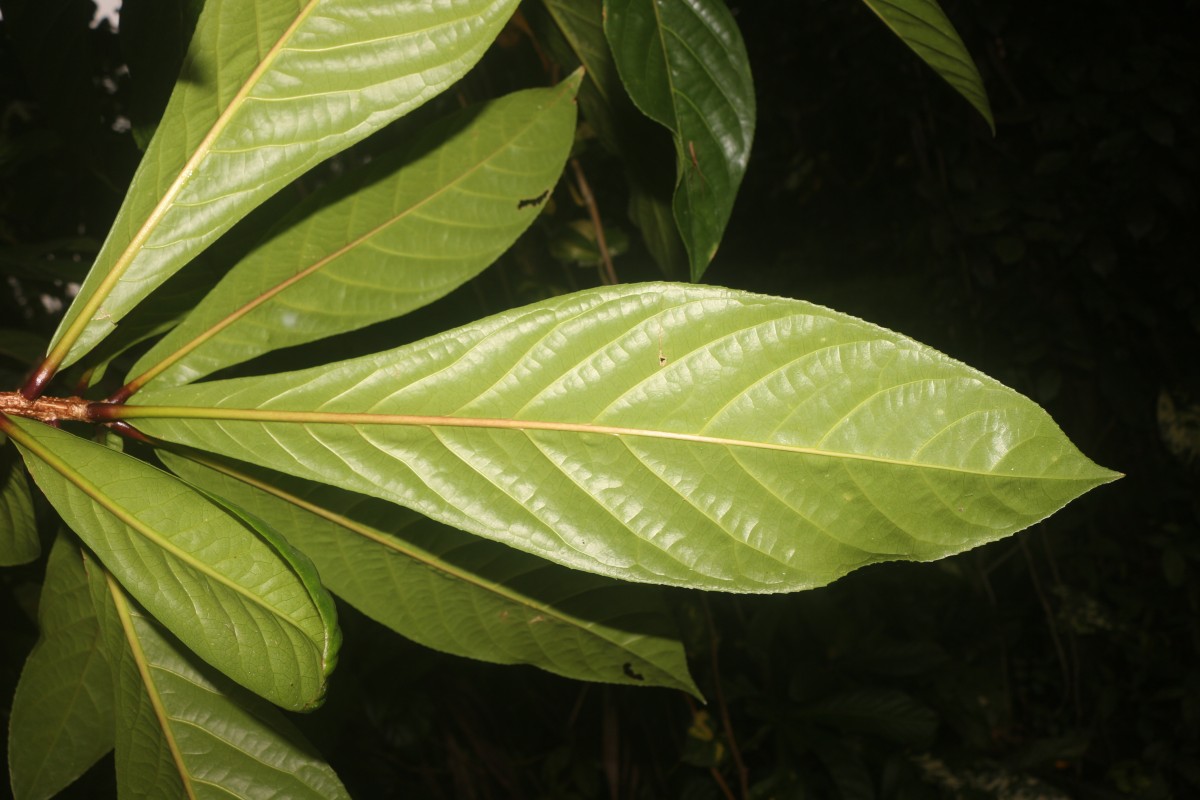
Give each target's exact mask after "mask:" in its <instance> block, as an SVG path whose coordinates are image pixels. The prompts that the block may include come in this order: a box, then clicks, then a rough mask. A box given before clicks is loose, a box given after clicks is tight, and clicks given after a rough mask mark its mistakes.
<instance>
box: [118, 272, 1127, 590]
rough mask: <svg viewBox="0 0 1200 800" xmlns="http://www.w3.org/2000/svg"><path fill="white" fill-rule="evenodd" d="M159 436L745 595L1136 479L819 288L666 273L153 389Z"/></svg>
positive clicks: (964, 536) (1025, 518)
mask: <svg viewBox="0 0 1200 800" xmlns="http://www.w3.org/2000/svg"><path fill="white" fill-rule="evenodd" d="M135 399H137V400H138V401H139V402H140V403H144V404H145V406H124V407H113V408H112V409H111V411H112V413H113V416H116V417H120V418H124V419H129V420H132V421H133V422H134V424H135V425H136V426H137V427H138V428H140V429H142V430H144V431H145V432H147V433H149V434H151V435H153V436H157V437H160V438H164V439H167V440H171V441H176V442H180V443H184V444H188V445H192V446H195V447H200V448H203V449H208V450H212V451H215V452H219V453H223V454H225V455H229V456H231V457H234V458H238V459H240V460H243V461H251V462H254V463H257V464H261V465H263V466H266V467H269V468H272V469H276V470H280V471H283V472H287V473H289V474H292V475H296V476H298V477H303V478H307V479H309V480H319V481H321V482H324V483H328V484H331V485H335V486H340V487H342V488H345V489H350V490H352V491H356V492H361V493H363V494H368V495H372V496H375V497H379V498H381V499H385V500H391V501H393V502H397V503H401V504H403V505H407V506H409V507H411V508H413V509H415V510H418V511H420V512H422V513H424V514H427V515H429V516H431V517H433V518H435V519H438V520H440V521H443V522H446V523H448V524H451V525H454V526H455V527H459V528H462V529H463V530H467V531H470V532H472V533H476V534H478V535H480V536H484V537H487V538H492V539H496V540H498V541H502V542H505V543H506V544H509V545H511V546H513V547H516V548H518V549H521V550H526V551H528V552H532V553H535V554H537V555H540V556H543V557H545V558H548V559H550V560H552V561H555V562H557V563H560V564H564V565H567V566H571V567H576V568H579V569H583V570H587V571H591V572H596V573H600V574H604V575H609V576H612V577H617V578H622V579H627V580H636V581H646V582H659V583H668V584H679V585H686V586H695V587H704V588H711V589H725V590H732V591H746V592H777V591H790V590H795V589H803V588H809V587H813V586H819V585H822V584H825V583H828V582H829V581H831V580H834V579H835V578H837V577H839V576H841V575H844V574H845V573H847V572H849V571H850V570H853V569H855V568H857V567H860V566H863V565H865V564H869V563H872V562H877V561H887V560H896V559H910V560H931V559H936V558H941V557H943V556H946V555H950V554H952V553H957V552H960V551H963V550H966V549H969V548H971V547H974V546H977V545H979V544H982V543H984V542H989V541H993V540H996V539H999V538H1001V537H1003V536H1006V535H1008V534H1010V533H1012V532H1014V531H1017V530H1020V529H1022V528H1024V527H1026V526H1028V525H1031V524H1033V523H1034V522H1037V521H1039V520H1041V519H1043V518H1044V517H1046V516H1048V515H1049V514H1051V513H1053V512H1054V511H1055V510H1057V509H1058V508H1060V507H1062V506H1063V505H1065V504H1066V503H1067V502H1069V501H1070V500H1072V499H1074V498H1075V497H1077V496H1079V495H1080V494H1082V493H1083V492H1085V491H1087V490H1088V489H1090V488H1092V487H1094V486H1097V485H1099V484H1101V483H1105V482H1107V481H1110V480H1112V479H1113V478H1115V477H1116V475H1115V474H1114V473H1112V472H1109V471H1107V470H1104V469H1102V468H1100V467H1098V466H1096V465H1095V464H1093V463H1092V462H1091V461H1089V460H1088V459H1087V458H1086V457H1084V456H1083V455H1081V454H1080V453H1079V452H1078V450H1076V449H1075V448H1074V446H1072V445H1071V443H1070V442H1069V441H1068V440H1067V439H1066V437H1065V436H1064V435H1063V433H1062V431H1061V430H1059V429H1058V427H1057V426H1056V425H1055V424H1054V422H1053V421H1052V420H1051V419H1050V417H1049V416H1048V415H1047V414H1046V413H1045V412H1044V411H1043V410H1042V409H1041V408H1039V407H1038V406H1037V405H1036V404H1034V403H1033V402H1031V401H1029V400H1027V399H1026V398H1024V397H1021V396H1020V395H1018V394H1017V393H1016V392H1013V391H1012V390H1010V389H1008V388H1006V387H1004V386H1002V385H1000V384H999V383H997V382H996V381H994V380H992V379H990V378H988V377H986V376H984V375H982V374H980V373H979V372H977V371H975V370H973V369H970V368H969V367H966V366H965V365H963V364H961V363H958V362H956V361H953V360H951V359H949V358H947V357H945V356H943V355H941V354H940V353H937V352H935V351H933V350H931V349H930V348H928V347H925V346H923V345H921V344H918V343H917V342H914V341H912V340H910V339H907V338H905V337H903V336H900V335H898V334H895V333H892V332H890V331H887V330H884V329H882V328H879V327H876V326H873V325H870V324H867V323H864V322H862V321H860V320H857V319H854V318H851V317H848V316H845V315H843V314H838V313H837V312H834V311H830V310H828V309H824V308H821V307H818V306H814V305H811V304H808V303H804V302H800V301H796V300H786V299H781V298H772V297H764V296H759V295H752V294H747V293H741V292H733V291H728V290H722V289H715V288H705V287H686V286H677V285H671V284H646V285H631V286H622V287H614V288H609V289H597V290H591V291H586V292H580V293H578V294H574V295H568V296H565V297H560V298H554V299H552V300H548V301H545V302H543V303H538V304H535V305H532V306H527V307H525V308H521V309H517V310H514V311H510V312H507V313H504V314H500V315H497V316H494V317H491V318H488V319H484V320H482V321H479V322H477V323H474V324H471V325H468V326H465V327H463V328H459V329H457V330H453V331H450V332H448V333H445V334H442V335H439V336H435V337H432V338H430V339H426V340H424V341H421V342H418V343H416V344H413V345H410V346H406V347H401V348H397V349H395V350H392V351H389V352H385V353H381V354H378V355H375V356H370V357H366V358H360V359H355V360H351V361H346V362H342V363H339V364H333V365H329V366H326V367H320V368H316V369H311V370H306V371H300V372H294V373H287V374H282V375H275V376H268V377H263V378H254V379H242V380H231V381H217V382H213V383H208V384H198V385H193V386H186V387H179V388H176V389H163V390H158V391H151V392H148V393H146V394H143V395H139V396H138V397H137V398H135Z"/></svg>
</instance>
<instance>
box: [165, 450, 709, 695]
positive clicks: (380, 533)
mask: <svg viewBox="0 0 1200 800" xmlns="http://www.w3.org/2000/svg"><path fill="white" fill-rule="evenodd" d="M160 455H161V458H162V459H163V461H164V463H166V464H167V465H168V466H169V467H170V468H171V469H172V470H173V471H174V472H176V473H177V474H179V475H180V476H181V477H183V478H185V479H186V480H188V481H190V482H192V483H194V484H196V485H197V486H201V487H203V488H204V489H205V490H207V491H210V492H213V493H214V494H218V495H220V496H222V497H227V498H229V499H230V500H231V501H232V502H234V503H237V504H238V505H239V506H240V507H241V508H244V509H246V510H247V511H249V512H250V513H252V514H254V515H256V516H258V517H260V518H261V519H263V520H265V521H266V522H267V523H269V524H270V525H273V526H274V527H275V528H276V529H277V530H280V531H285V532H286V535H287V537H288V539H289V540H290V541H291V542H292V543H293V544H295V545H296V546H297V547H299V548H300V549H301V550H303V551H304V553H305V554H306V555H308V556H309V557H310V558H312V560H313V562H314V563H315V564H316V565H317V568H318V569H319V570H320V572H321V578H322V580H323V581H324V582H325V585H326V586H328V587H329V588H330V589H331V590H332V591H334V592H335V593H337V594H338V595H339V596H340V597H342V598H343V599H344V600H346V601H347V602H349V603H350V604H351V605H353V606H354V607H355V608H357V609H359V610H360V611H362V612H363V613H364V614H366V615H367V616H369V617H371V618H372V619H375V620H377V621H379V622H381V623H382V624H384V625H386V626H388V627H389V628H391V629H392V630H394V631H396V632H397V633H399V634H401V635H403V636H406V637H408V638H410V639H412V640H414V641H417V642H420V643H421V644H423V645H426V646H428V647H432V648H435V649H437V650H441V651H443V652H446V653H451V654H454V655H460V656H467V657H469V658H477V659H481V660H483V661H490V662H493V663H497V664H532V665H534V666H536V667H540V668H542V669H545V670H547V671H549V672H553V673H556V674H559V675H564V676H566V677H568V678H575V679H577V680H588V681H603V682H607V683H627V684H638V685H646V686H669V687H672V688H676V689H683V690H684V691H687V692H690V693H692V694H693V695H697V696H698V695H699V691H698V690H697V689H696V686H695V684H694V683H693V682H692V679H691V676H690V675H689V674H688V669H687V661H686V658H685V656H684V652H683V646H682V645H681V644H680V643H679V641H678V640H677V638H676V636H675V635H674V631H673V628H674V625H673V623H672V621H671V618H670V613H669V612H668V610H667V608H666V606H665V605H664V603H663V601H662V597H661V596H660V595H659V593H658V592H657V591H656V590H655V589H653V588H651V587H646V586H633V585H630V584H627V583H620V582H616V581H612V580H610V579H608V578H604V577H600V576H596V575H587V574H585V573H580V572H575V571H572V570H567V569H563V568H562V567H559V566H557V565H554V564H551V563H549V562H547V561H545V560H544V559H540V558H534V557H532V556H529V555H527V554H525V553H522V552H520V551H517V550H513V549H512V548H509V547H504V546H503V545H499V544H496V543H495V542H489V541H487V540H486V539H480V538H479V537H476V536H470V535H468V534H464V533H461V532H459V531H456V530H454V529H453V528H449V527H446V526H445V525H441V524H439V523H437V522H434V521H432V520H430V519H428V518H426V517H423V516H421V515H420V514H416V513H414V512H411V511H407V510H405V509H400V508H397V507H396V506H394V505H392V504H391V503H385V502H382V501H380V500H375V499H372V498H368V497H364V496H362V495H359V494H353V493H350V492H346V491H344V490H341V489H335V488H333V487H330V486H321V485H319V484H315V483H309V482H307V481H301V480H299V479H296V478H291V477H288V476H286V475H281V474H279V473H273V472H268V471H266V470H262V469H257V468H254V467H251V466H249V465H237V466H233V465H229V464H225V463H216V462H212V461H207V460H206V461H204V465H202V464H199V463H197V462H196V461H195V460H192V459H188V458H182V457H180V456H178V455H175V454H172V453H170V452H162V453H161V454H160Z"/></svg>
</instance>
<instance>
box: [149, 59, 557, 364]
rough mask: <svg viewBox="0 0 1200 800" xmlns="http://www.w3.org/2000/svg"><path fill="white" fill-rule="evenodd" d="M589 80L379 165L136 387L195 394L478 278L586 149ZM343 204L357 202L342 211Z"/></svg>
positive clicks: (194, 323) (488, 111)
mask: <svg viewBox="0 0 1200 800" xmlns="http://www.w3.org/2000/svg"><path fill="white" fill-rule="evenodd" d="M580 78H581V75H579V74H576V75H574V76H571V77H570V78H568V79H567V80H566V81H564V82H563V83H561V84H559V85H558V86H556V87H554V88H550V89H533V90H528V91H523V92H517V93H515V94H512V95H510V96H508V97H504V98H501V99H499V100H496V101H493V102H491V103H488V104H487V105H485V106H483V107H482V108H478V109H468V110H467V111H464V112H460V113H458V114H456V115H454V116H452V117H451V118H450V119H448V120H444V121H442V123H440V124H437V125H434V126H432V128H431V130H429V131H427V132H426V134H425V135H424V136H423V137H421V140H420V141H418V142H417V143H415V145H414V151H415V152H418V153H420V152H422V151H424V155H422V156H420V157H419V158H416V159H415V160H414V158H413V156H412V155H410V153H409V152H398V153H395V154H392V155H387V156H384V157H383V158H381V159H376V160H375V161H373V162H372V163H371V164H370V165H368V166H367V167H366V168H365V169H364V170H363V174H361V175H356V176H352V177H350V178H349V179H348V181H347V182H352V183H354V184H358V185H361V186H362V187H363V188H361V189H360V190H359V191H357V192H353V193H351V192H348V191H346V189H345V188H343V187H342V186H341V185H339V184H334V185H331V186H328V187H326V188H325V190H323V191H318V192H315V193H314V194H313V195H311V196H310V197H309V198H308V199H307V201H306V202H304V203H302V204H301V205H300V206H298V207H297V208H296V210H295V212H294V213H293V214H292V215H290V216H289V218H287V219H285V220H284V221H283V222H282V223H280V225H279V230H280V231H281V232H280V233H279V234H278V235H277V236H275V237H274V238H272V239H271V241H269V242H268V243H267V244H265V245H263V246H261V247H259V248H258V249H257V250H255V251H254V252H253V253H252V254H251V255H250V256H249V257H247V258H246V259H244V260H243V261H242V262H241V263H240V264H238V265H237V266H236V267H234V268H233V270H232V271H231V272H230V273H229V274H228V275H226V277H225V279H224V280H223V281H222V282H221V283H220V284H219V285H218V286H217V287H216V288H215V289H214V290H213V291H212V292H211V293H210V294H209V295H208V296H207V297H206V298H205V299H204V301H203V302H201V303H200V305H199V306H197V307H196V308H195V310H194V311H193V312H192V313H191V314H190V315H189V316H188V317H187V319H186V320H185V321H184V322H183V324H182V325H180V326H179V327H178V328H176V329H175V330H174V331H172V332H171V333H170V334H169V335H168V336H167V337H166V338H164V339H163V340H162V341H160V342H159V343H158V344H157V345H156V346H155V347H154V348H153V349H152V350H151V351H150V352H149V353H147V354H146V355H145V356H144V357H143V358H142V359H141V360H139V361H138V363H137V364H135V365H134V367H133V369H132V370H131V371H130V376H131V378H133V377H136V376H139V375H142V373H143V372H145V371H146V370H150V369H152V368H154V369H158V370H162V372H161V373H160V374H158V377H157V378H156V380H157V381H159V382H162V383H165V384H178V383H185V382H188V381H191V380H195V379H196V378H198V377H202V376H204V375H207V374H209V373H211V372H214V371H216V370H218V369H220V368H221V367H225V366H228V365H230V364H236V363H240V362H242V361H246V360H249V359H251V358H253V357H255V356H257V355H260V354H261V353H264V352H268V351H270V350H274V349H278V348H280V347H287V346H290V345H296V344H301V343H304V342H309V341H313V340H315V339H320V338H322V337H325V336H331V335H333V334H336V333H342V332H344V331H349V330H355V329H357V328H362V327H365V326H367V325H370V324H372V323H375V322H379V321H381V320H385V319H391V318H393V317H397V316H400V315H402V314H406V313H408V312H409V311H411V310H413V309H415V308H419V307H421V306H423V305H426V304H427V303H429V302H431V301H433V300H435V299H436V298H438V297H441V296H442V295H444V294H446V293H447V292H449V291H450V290H452V289H454V288H455V287H457V286H459V285H461V284H462V283H463V282H465V281H466V280H468V279H470V278H472V277H473V276H475V275H477V274H478V273H479V272H480V271H481V270H482V269H484V268H485V267H487V266H488V265H489V264H491V263H492V262H493V261H494V260H495V259H496V258H497V257H498V256H499V255H500V254H501V253H503V252H504V251H505V250H507V249H508V247H509V246H510V245H511V244H512V243H513V242H514V241H515V240H516V238H517V236H519V235H520V234H521V233H522V232H523V231H524V230H525V229H526V228H527V227H528V226H529V225H530V224H531V223H532V222H533V220H534V219H536V218H537V215H538V213H539V212H540V210H541V207H542V202H544V200H545V198H546V196H547V193H548V192H549V191H550V190H551V189H552V188H553V187H554V184H555V182H556V181H557V180H558V176H559V173H560V172H562V166H563V162H564V161H565V160H566V157H567V153H568V152H569V150H570V148H571V143H572V142H573V141H574V134H575V103H574V97H575V91H576V90H577V89H578V87H579V81H580ZM337 194H344V195H346V196H345V197H344V198H343V199H342V200H340V201H338V202H333V203H330V200H329V198H330V197H331V196H336V195H337ZM177 353H179V354H180V356H179V357H177V356H176V354H177ZM171 358H177V360H175V361H174V362H173V364H172V362H171V361H170V360H169V359H171ZM164 359H168V360H167V361H165V362H164Z"/></svg>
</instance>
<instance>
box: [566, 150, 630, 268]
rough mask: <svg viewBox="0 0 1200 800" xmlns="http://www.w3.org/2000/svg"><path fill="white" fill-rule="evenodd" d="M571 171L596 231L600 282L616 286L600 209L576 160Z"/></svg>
mask: <svg viewBox="0 0 1200 800" xmlns="http://www.w3.org/2000/svg"><path fill="white" fill-rule="evenodd" d="M571 169H572V170H574V172H575V183H576V184H577V185H578V186H579V194H580V196H581V197H583V204H584V205H585V206H587V210H588V215H589V216H591V218H592V227H593V228H595V229H596V247H597V249H599V250H600V264H601V267H602V269H601V270H600V282H601V283H603V284H604V285H605V286H616V285H617V283H618V282H619V281H617V270H616V269H615V268H614V267H613V262H612V256H611V255H609V252H608V240H607V239H605V238H604V225H603V224H601V222H600V209H599V208H598V207H597V206H596V198H595V197H594V196H593V195H592V187H591V186H589V185H588V182H587V178H586V177H585V176H584V174H583V167H582V166H580V164H579V159H578V158H572V159H571Z"/></svg>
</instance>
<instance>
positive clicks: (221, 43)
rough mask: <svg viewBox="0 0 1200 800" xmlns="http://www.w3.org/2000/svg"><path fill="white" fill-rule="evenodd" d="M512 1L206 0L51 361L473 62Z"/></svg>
mask: <svg viewBox="0 0 1200 800" xmlns="http://www.w3.org/2000/svg"><path fill="white" fill-rule="evenodd" d="M515 5H516V0H458V2H454V3H436V4H434V3H411V2H404V0H371V1H370V2H368V1H367V0H256V2H253V3H221V2H211V3H207V4H206V5H205V7H204V10H203V11H202V12H201V14H200V19H199V21H198V22H197V24H196V32H195V35H194V37H193V39H192V43H191V48H190V50H189V51H188V55H187V57H186V58H185V60H184V65H183V71H182V73H181V75H180V79H179V82H178V83H177V84H176V85H175V91H174V93H173V94H172V95H171V99H170V101H169V102H168V104H167V110H166V112H165V113H164V116H163V119H162V122H161V123H160V124H159V128H158V131H157V132H156V133H155V135H154V139H153V141H152V142H151V143H150V146H149V148H148V149H147V151H146V155H145V157H144V158H143V160H142V164H141V166H140V167H139V168H138V171H137V174H136V175H135V176H134V179H133V185H132V186H131V188H130V190H129V193H128V194H127V195H126V198H125V202H124V204H123V205H122V207H121V210H120V212H119V213H118V216H117V220H116V222H115V223H114V225H113V228H112V231H111V232H110V234H109V237H108V240H107V241H106V242H105V244H104V247H103V248H102V250H101V252H100V255H99V256H98V258H97V260H96V264H95V266H94V267H93V269H92V271H91V273H89V275H88V278H87V280H86V281H85V282H84V284H83V287H82V288H81V289H80V292H79V296H78V297H77V298H76V300H75V302H74V303H73V304H72V305H71V308H70V309H69V310H68V313H67V315H66V317H65V318H64V320H63V322H62V324H61V325H60V327H59V330H58V332H57V333H56V334H55V338H54V341H53V343H52V349H51V352H50V355H49V356H48V361H49V364H50V365H51V366H53V365H57V364H59V363H64V364H69V363H71V362H73V361H76V360H77V359H79V358H80V357H81V356H82V355H84V354H85V353H87V352H88V351H89V350H90V349H91V348H92V347H93V346H94V345H95V344H96V342H98V341H100V340H101V339H102V338H104V337H105V336H107V335H108V334H109V333H110V332H111V331H112V329H113V326H114V325H115V324H116V322H117V321H119V320H120V319H121V318H122V317H124V316H125V314H127V313H128V312H129V310H130V309H131V308H132V307H133V306H134V305H136V304H137V302H138V301H139V300H141V299H142V298H144V297H145V296H146V295H147V294H149V293H150V291H151V290H152V289H153V288H154V287H155V286H157V285H158V284H160V283H162V282H163V281H164V280H166V278H167V277H169V276H170V275H171V274H173V273H174V272H175V271H177V270H178V269H179V268H180V267H182V266H183V265H184V264H186V263H187V262H188V261H189V260H190V259H192V258H193V257H195V256H196V254H197V253H199V252H200V251H201V250H203V249H204V248H205V247H207V246H208V244H209V243H211V242H212V241H213V239H215V238H216V237H217V236H219V235H220V234H221V233H223V232H224V231H226V230H227V229H228V228H229V227H230V226H231V225H233V223H235V222H236V221H237V220H238V219H239V218H241V217H242V216H244V215H245V214H246V213H247V212H248V211H250V210H251V209H252V208H254V207H255V206H256V205H258V204H259V203H261V202H262V201H263V200H264V199H266V198H267V197H270V196H271V195H272V194H274V193H275V192H276V191H278V190H279V189H280V188H281V187H283V186H284V185H286V184H287V183H288V182H289V181H291V180H292V179H293V178H295V177H297V176H298V175H300V174H302V173H303V172H305V171H306V170H308V169H309V168H310V167H312V166H313V165H315V164H317V163H319V162H320V161H322V160H323V159H325V158H327V157H328V156H330V155H332V154H333V153H336V152H338V151H340V150H342V149H343V148H345V147H348V146H349V145H351V144H353V143H354V142H357V141H359V140H361V139H362V138H363V137H365V136H367V135H368V134H369V133H371V132H373V131H375V130H378V129H379V128H381V127H382V126H384V125H386V124H387V123H389V122H391V121H392V120H394V119H396V118H398V117H400V116H402V115H404V114H406V113H407V112H409V111H411V110H412V109H413V108H415V107H417V106H419V105H420V104H422V103H424V102H425V101H427V100H429V99H430V98H431V97H434V96H435V95H437V94H439V93H440V92H442V91H443V90H445V89H446V88H447V87H448V86H450V85H451V84H453V83H454V82H455V81H456V80H458V78H459V77H461V76H462V75H463V74H464V73H465V72H466V71H467V69H469V68H470V67H471V66H472V65H473V64H474V63H475V62H476V61H478V60H479V58H480V56H481V55H482V54H483V51H484V50H485V49H486V48H487V46H488V45H489V44H490V43H491V41H492V40H493V39H494V38H495V36H496V34H497V33H498V32H499V31H500V28H501V27H502V26H503V24H504V22H505V21H506V20H507V19H508V17H509V15H510V14H511V13H512V10H513V8H514V7H515Z"/></svg>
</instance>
